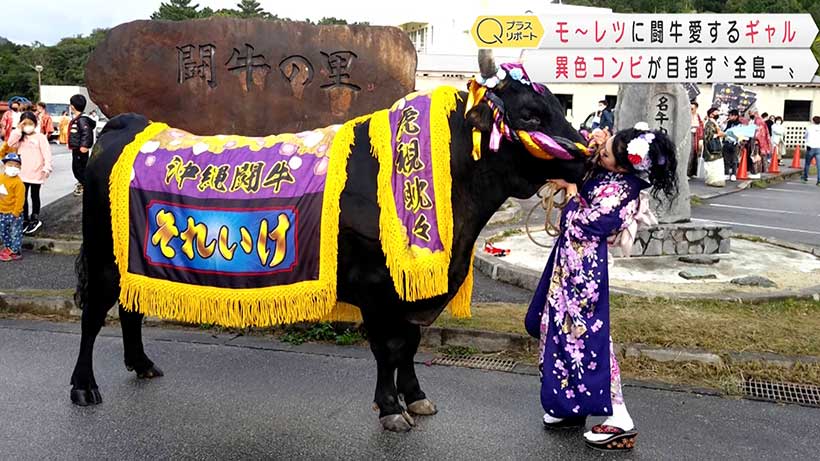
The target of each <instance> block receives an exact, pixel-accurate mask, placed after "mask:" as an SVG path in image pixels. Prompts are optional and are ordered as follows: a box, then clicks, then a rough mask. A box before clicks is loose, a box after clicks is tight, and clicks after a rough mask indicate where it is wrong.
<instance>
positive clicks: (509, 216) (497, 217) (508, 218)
mask: <svg viewBox="0 0 820 461" xmlns="http://www.w3.org/2000/svg"><path fill="white" fill-rule="evenodd" d="M506 203H509V206H508V207H507V208H504V209H502V210H500V211H497V212H495V214H493V216H492V217H491V218H490V220H489V221H488V222H487V226H500V225H503V224H510V223H513V222H517V221H519V220H520V219H521V217H522V216H523V215H524V211H523V210H522V209H521V204H520V203H518V202H517V201H515V200H508V201H507V202H506Z"/></svg>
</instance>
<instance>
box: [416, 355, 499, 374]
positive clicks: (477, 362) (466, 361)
mask: <svg viewBox="0 0 820 461" xmlns="http://www.w3.org/2000/svg"><path fill="white" fill-rule="evenodd" d="M432 363H433V365H445V366H450V367H467V368H479V369H482V370H493V371H512V369H513V368H515V360H507V359H498V358H495V357H480V356H475V355H445V356H441V357H436V358H434V359H433V362H432Z"/></svg>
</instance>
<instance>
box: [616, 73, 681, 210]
mask: <svg viewBox="0 0 820 461" xmlns="http://www.w3.org/2000/svg"><path fill="white" fill-rule="evenodd" d="M690 121H691V116H690V115H689V97H688V96H687V93H686V90H685V89H684V87H683V85H681V84H679V83H629V84H624V85H621V86H620V89H619V90H618V113H617V115H616V116H615V128H616V130H623V129H626V128H631V127H633V126H635V124H636V123H638V122H647V123H648V124H649V127H650V128H652V129H664V130H666V132H667V133H668V134H669V136H670V138H671V139H672V142H674V143H675V148H676V151H677V159H678V195H677V196H676V197H674V198H673V199H672V200H671V204H670V203H669V202H670V201H668V200H666V199H665V198H664V199H662V200H660V201H656V200H654V199H653V203H652V209H653V211H654V212H655V214H656V215H657V217H658V221H659V222H660V223H661V224H664V223H677V222H686V221H689V218H690V217H691V215H692V210H691V205H690V202H689V181H688V180H687V178H686V166H687V162H688V161H689V149H690V147H691V145H692V139H691V133H690Z"/></svg>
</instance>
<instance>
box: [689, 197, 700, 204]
mask: <svg viewBox="0 0 820 461" xmlns="http://www.w3.org/2000/svg"><path fill="white" fill-rule="evenodd" d="M689 203H690V204H691V205H693V206H698V205H703V199H702V198H700V197H698V196H697V195H693V196H691V197H689Z"/></svg>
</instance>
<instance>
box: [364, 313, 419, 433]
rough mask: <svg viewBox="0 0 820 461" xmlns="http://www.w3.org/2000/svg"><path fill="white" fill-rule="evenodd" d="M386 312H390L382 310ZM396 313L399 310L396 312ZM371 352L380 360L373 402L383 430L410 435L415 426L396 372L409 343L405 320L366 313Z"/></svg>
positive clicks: (377, 362)
mask: <svg viewBox="0 0 820 461" xmlns="http://www.w3.org/2000/svg"><path fill="white" fill-rule="evenodd" d="M382 309H384V310H389V309H388V308H387V307H385V306H382ZM394 312H395V310H394ZM362 316H363V318H364V325H365V328H366V329H367V338H368V341H369V342H370V350H371V351H373V356H374V357H375V358H376V370H377V374H376V393H375V396H374V398H373V402H374V404H375V407H376V408H377V409H378V411H379V422H380V423H381V424H382V427H384V428H385V429H387V430H389V431H393V432H407V431H409V430H410V429H411V428H412V427H413V425H414V424H415V423H414V421H413V418H412V417H411V416H410V415H409V414H408V413H407V412H406V411H405V409H404V408H403V407H402V406H401V402H400V401H399V394H398V390H397V389H396V369H397V368H398V367H399V365H400V364H401V362H402V360H401V358H402V351H403V350H404V349H405V345H406V339H405V338H404V337H403V335H402V334H401V333H402V332H401V322H403V320H402V319H400V318H398V317H394V316H389V315H383V314H381V313H376V312H373V310H369V309H363V311H362Z"/></svg>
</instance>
